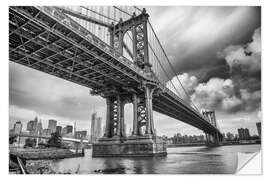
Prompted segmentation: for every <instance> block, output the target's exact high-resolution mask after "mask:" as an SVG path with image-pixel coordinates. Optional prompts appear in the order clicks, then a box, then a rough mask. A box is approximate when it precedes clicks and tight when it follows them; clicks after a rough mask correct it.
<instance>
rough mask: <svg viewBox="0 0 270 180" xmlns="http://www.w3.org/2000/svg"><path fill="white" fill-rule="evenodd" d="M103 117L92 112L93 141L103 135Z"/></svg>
mask: <svg viewBox="0 0 270 180" xmlns="http://www.w3.org/2000/svg"><path fill="white" fill-rule="evenodd" d="M101 121H102V119H101V117H97V113H93V114H92V119H91V136H90V139H91V142H96V141H97V140H98V138H100V137H101Z"/></svg>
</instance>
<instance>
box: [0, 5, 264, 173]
mask: <svg viewBox="0 0 270 180" xmlns="http://www.w3.org/2000/svg"><path fill="white" fill-rule="evenodd" d="M6 8H8V20H7V21H8V31H9V32H8V33H9V35H8V60H7V59H3V61H6V62H7V63H8V76H9V77H8V81H9V86H8V91H9V92H8V95H6V96H8V99H9V104H8V128H9V129H8V136H9V144H8V155H9V158H8V159H9V160H8V170H9V172H8V174H9V175H11V174H12V175H13V174H73V175H75V174H95V175H97V176H98V175H102V174H189V175H190V174H236V173H237V172H240V171H241V170H242V169H243V168H244V167H245V166H246V165H247V164H248V163H249V161H251V160H252V159H253V158H254V157H255V156H261V154H260V153H261V149H262V146H263V143H262V142H263V136H262V133H263V132H262V105H261V101H262V88H261V86H262V83H261V82H262V81H261V67H262V65H261V52H262V48H261V30H262V28H261V6H255V5H253V6H250V5H249V6H240V5H239V6H221V5H216V6H214V5H211V6H210V5H209V6H205V5H197V6H195V5H192V6H191V5H190V6H186V5H185V6H184V5H183V6H181V5H167V6H164V5H133V4H130V5H117V4H114V3H113V2H112V4H111V5H94V4H91V1H89V3H88V4H78V5H64V4H63V5H59V6H54V5H52V6H47V5H34V4H33V5H31V4H28V5H10V6H8V7H6ZM266 81H267V80H266ZM260 163H261V162H260ZM257 168H258V169H261V166H259V165H258V166H257ZM258 174H261V170H260V171H259V173H258ZM97 176H95V177H97Z"/></svg>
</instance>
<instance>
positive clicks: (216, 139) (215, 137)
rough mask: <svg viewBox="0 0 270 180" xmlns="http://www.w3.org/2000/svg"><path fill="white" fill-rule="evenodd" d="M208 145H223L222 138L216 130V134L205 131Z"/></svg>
mask: <svg viewBox="0 0 270 180" xmlns="http://www.w3.org/2000/svg"><path fill="white" fill-rule="evenodd" d="M205 138H206V141H205V144H206V146H220V145H222V138H221V137H220V136H219V134H218V133H217V132H216V133H214V134H209V133H205Z"/></svg>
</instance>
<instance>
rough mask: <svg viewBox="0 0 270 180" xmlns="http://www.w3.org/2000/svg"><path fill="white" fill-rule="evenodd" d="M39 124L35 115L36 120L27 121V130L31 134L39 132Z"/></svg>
mask: <svg viewBox="0 0 270 180" xmlns="http://www.w3.org/2000/svg"><path fill="white" fill-rule="evenodd" d="M37 125H38V118H37V117H35V119H34V120H31V121H29V122H28V123H27V127H26V130H28V131H29V132H30V133H31V134H34V133H37V131H38V129H37Z"/></svg>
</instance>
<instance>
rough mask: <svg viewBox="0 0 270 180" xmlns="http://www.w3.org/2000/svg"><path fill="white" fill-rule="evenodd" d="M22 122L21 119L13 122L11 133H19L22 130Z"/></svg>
mask: <svg viewBox="0 0 270 180" xmlns="http://www.w3.org/2000/svg"><path fill="white" fill-rule="evenodd" d="M22 126H23V125H22V123H21V121H17V122H16V123H15V124H14V127H13V133H15V134H20V133H21V132H22Z"/></svg>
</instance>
